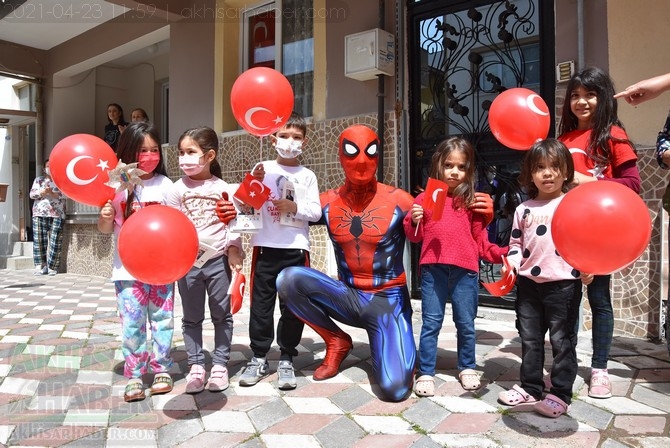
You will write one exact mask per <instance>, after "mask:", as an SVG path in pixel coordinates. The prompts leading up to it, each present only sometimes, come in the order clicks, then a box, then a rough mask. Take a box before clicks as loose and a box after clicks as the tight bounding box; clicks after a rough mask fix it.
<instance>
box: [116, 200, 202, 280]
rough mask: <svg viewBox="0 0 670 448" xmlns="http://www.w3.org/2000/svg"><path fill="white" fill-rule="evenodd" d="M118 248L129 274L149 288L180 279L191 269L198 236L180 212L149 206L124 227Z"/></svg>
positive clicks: (131, 216)
mask: <svg viewBox="0 0 670 448" xmlns="http://www.w3.org/2000/svg"><path fill="white" fill-rule="evenodd" d="M118 249H119V257H120V258H121V262H122V263H123V266H124V267H125V268H126V270H127V271H128V272H129V273H130V275H132V276H133V277H135V278H136V279H137V280H139V281H141V282H144V283H148V284H150V285H166V284H169V283H172V282H175V281H177V280H179V279H180V278H182V277H183V276H184V275H186V273H187V272H188V271H189V270H190V269H191V267H192V266H193V263H194V262H195V259H196V257H197V255H198V233H197V231H196V229H195V226H194V225H193V223H192V222H191V220H190V219H188V217H186V215H184V214H183V213H182V212H181V211H179V210H177V209H175V208H172V207H168V206H166V205H150V206H148V207H144V208H142V209H140V210H138V211H137V212H135V213H133V214H132V215H130V217H129V218H128V219H127V220H126V222H125V223H124V224H123V226H122V227H121V231H120V232H119V240H118Z"/></svg>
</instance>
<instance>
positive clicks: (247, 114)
mask: <svg viewBox="0 0 670 448" xmlns="http://www.w3.org/2000/svg"><path fill="white" fill-rule="evenodd" d="M230 106H231V108H232V109H233V115H234V116H235V119H236V120H237V122H238V123H239V124H240V126H242V127H243V128H244V129H245V130H246V131H247V132H249V133H250V134H253V135H256V136H258V137H264V136H266V135H270V134H272V133H274V132H275V131H277V130H278V129H279V128H281V127H282V126H284V124H286V122H287V121H288V119H289V116H290V115H291V112H293V88H292V87H291V84H290V83H289V82H288V79H286V77H285V76H284V75H282V74H281V73H280V72H278V71H277V70H274V69H272V68H267V67H255V68H251V69H249V70H247V71H245V72H244V73H242V74H241V75H240V76H238V77H237V80H235V84H233V89H232V90H231V92H230Z"/></svg>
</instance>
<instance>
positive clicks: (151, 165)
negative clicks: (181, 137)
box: [137, 151, 161, 173]
mask: <svg viewBox="0 0 670 448" xmlns="http://www.w3.org/2000/svg"><path fill="white" fill-rule="evenodd" d="M160 161H161V155H160V153H158V152H153V151H151V152H141V153H140V154H139V156H138V157H137V167H138V168H139V169H141V170H142V171H145V172H146V173H153V172H154V170H155V169H156V167H157V166H158V164H159V163H160Z"/></svg>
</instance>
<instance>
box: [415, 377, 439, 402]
mask: <svg viewBox="0 0 670 448" xmlns="http://www.w3.org/2000/svg"><path fill="white" fill-rule="evenodd" d="M414 393H415V394H416V395H417V396H419V397H432V396H433V395H435V379H434V378H433V377H432V376H430V375H421V376H420V377H418V378H417V379H416V380H414Z"/></svg>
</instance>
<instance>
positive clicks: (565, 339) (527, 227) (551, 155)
mask: <svg viewBox="0 0 670 448" xmlns="http://www.w3.org/2000/svg"><path fill="white" fill-rule="evenodd" d="M573 178H574V166H573V163H572V158H571V156H570V153H569V152H568V150H567V148H566V147H565V145H563V143H561V142H559V141H558V140H555V139H548V140H543V141H540V142H539V143H536V144H535V145H534V146H533V147H532V148H531V149H530V151H529V152H528V153H527V154H526V157H525V159H524V163H523V167H522V170H521V175H520V176H519V183H520V184H521V186H522V187H524V188H525V189H526V191H527V192H528V195H529V196H530V199H528V200H527V201H524V202H523V203H522V204H521V205H519V206H518V207H517V208H516V210H515V212H514V220H513V224H512V235H511V238H510V244H509V253H508V255H507V256H508V261H509V264H510V266H511V267H512V268H513V269H514V270H515V271H516V272H517V273H518V278H517V281H516V285H517V298H516V301H515V302H514V308H515V311H516V321H517V324H516V326H517V329H518V330H519V336H520V337H521V376H520V378H521V385H520V386H519V385H516V384H515V385H514V386H513V387H512V388H511V389H510V390H508V391H504V392H501V393H500V394H499V396H498V400H499V401H500V402H501V403H503V404H506V405H509V406H517V405H525V404H530V405H532V406H533V409H534V410H535V411H536V412H538V413H539V414H541V415H544V416H547V417H553V418H556V417H559V416H561V415H563V414H564V413H565V412H567V410H568V407H569V405H570V402H571V399H572V385H573V383H574V381H575V378H576V377H577V368H578V362H577V352H576V346H577V331H576V324H577V320H578V317H579V306H580V304H581V299H582V282H581V281H580V277H581V278H582V279H583V281H584V283H587V284H588V283H589V282H590V281H591V280H592V279H593V276H592V275H586V274H584V275H582V274H580V272H579V271H577V270H576V269H574V268H573V267H572V266H570V265H569V264H568V263H567V262H566V261H565V260H564V259H563V258H562V257H561V256H560V255H558V252H557V251H556V247H555V245H554V242H553V238H552V233H551V225H550V224H551V222H552V219H553V218H554V214H555V211H556V209H557V207H558V206H559V204H560V203H561V201H562V200H563V197H564V195H565V193H566V192H567V190H568V187H569V184H570V183H571V182H572V180H573ZM547 332H549V341H550V343H551V347H552V353H553V355H554V359H553V363H552V368H551V388H550V391H549V392H550V393H548V394H547V395H546V397H544V399H543V400H542V391H543V389H544V381H543V379H542V372H543V368H544V340H545V335H546V334H547ZM540 400H541V401H540Z"/></svg>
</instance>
